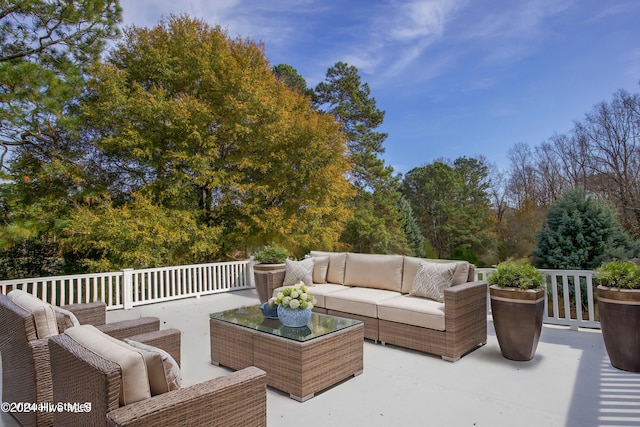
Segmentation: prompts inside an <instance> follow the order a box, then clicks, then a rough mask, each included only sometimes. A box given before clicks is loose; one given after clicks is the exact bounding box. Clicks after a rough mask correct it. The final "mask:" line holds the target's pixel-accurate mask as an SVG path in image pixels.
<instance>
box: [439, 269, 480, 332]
mask: <svg viewBox="0 0 640 427" xmlns="http://www.w3.org/2000/svg"><path fill="white" fill-rule="evenodd" d="M487 292H488V285H487V282H486V281H479V282H467V283H462V284H460V285H456V286H451V287H449V288H447V289H445V291H444V307H445V308H444V312H445V329H446V330H447V331H449V330H456V329H461V328H465V327H468V326H469V324H468V323H469V322H472V321H473V320H472V319H475V318H476V317H477V316H479V317H482V318H484V319H485V321H486V318H487Z"/></svg>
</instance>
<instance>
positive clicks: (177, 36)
mask: <svg viewBox="0 0 640 427" xmlns="http://www.w3.org/2000/svg"><path fill="white" fill-rule="evenodd" d="M81 110H82V113H83V115H82V119H83V122H84V124H85V129H84V133H83V135H84V138H86V139H90V140H92V142H93V143H94V144H95V146H96V147H98V148H99V149H100V150H101V152H102V153H103V157H102V159H101V162H102V167H103V169H105V170H113V174H114V175H117V176H118V177H119V178H118V182H119V183H122V184H121V186H122V185H124V187H125V188H128V189H130V190H129V191H134V190H135V191H138V192H140V194H142V195H143V196H144V197H146V198H148V199H150V200H151V201H152V203H153V204H154V205H159V206H162V207H164V208H168V209H177V210H186V211H192V212H196V214H197V215H196V217H197V218H198V221H199V223H201V224H202V225H203V226H207V227H214V226H215V227H218V226H220V227H222V228H221V233H220V256H233V254H246V253H248V252H249V251H250V250H251V249H253V248H255V247H257V246H259V245H261V244H264V243H265V242H275V243H277V244H281V245H283V246H285V247H286V248H287V249H289V250H290V251H291V252H292V253H294V254H298V253H301V252H303V251H305V250H308V249H309V248H312V247H319V246H323V245H327V244H329V243H330V242H334V241H336V240H337V239H338V236H339V235H340V234H341V232H342V230H343V228H344V224H345V222H346V221H347V219H348V218H349V215H350V213H349V210H348V209H347V206H345V202H344V201H345V200H349V199H350V197H351V196H352V190H351V187H350V185H349V182H348V181H347V179H346V174H347V173H348V171H349V169H350V165H349V162H348V160H347V158H346V156H345V149H346V147H345V139H344V136H343V134H342V132H341V129H340V127H339V126H338V125H337V124H336V123H335V122H334V119H333V117H331V116H328V115H324V114H318V113H317V112H315V111H314V110H313V109H312V107H311V105H310V103H309V99H308V98H307V97H305V96H303V95H301V94H300V93H298V92H297V91H295V90H292V89H290V88H289V87H287V86H286V85H283V84H281V83H280V82H279V80H278V79H277V78H276V76H275V75H274V73H273V71H272V70H271V67H270V66H269V63H268V61H267V59H266V56H265V53H264V48H263V46H262V45H259V44H256V43H254V42H252V41H250V40H246V39H234V40H232V39H229V38H228V37H227V35H226V33H225V32H224V31H223V30H222V29H221V28H220V27H210V26H208V25H206V24H205V23H203V22H201V21H198V20H194V19H191V18H189V17H186V16H180V17H178V16H172V17H170V18H169V19H168V20H166V21H163V22H161V23H160V24H159V25H157V26H156V27H154V28H150V29H147V28H136V27H133V28H130V29H128V30H127V31H126V32H125V37H124V40H122V41H121V42H120V43H119V44H118V45H117V47H116V48H115V49H114V50H113V51H112V52H111V55H110V56H109V58H108V63H106V64H101V65H100V66H99V67H96V68H95V69H94V70H93V72H92V78H91V80H90V81H89V85H88V97H87V99H86V100H85V101H84V102H83V104H82V105H81Z"/></svg>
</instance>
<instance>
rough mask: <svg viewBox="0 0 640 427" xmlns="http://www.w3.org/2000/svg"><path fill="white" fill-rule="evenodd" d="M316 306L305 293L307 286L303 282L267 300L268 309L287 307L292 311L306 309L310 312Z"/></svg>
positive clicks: (312, 297)
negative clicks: (280, 306)
mask: <svg viewBox="0 0 640 427" xmlns="http://www.w3.org/2000/svg"><path fill="white" fill-rule="evenodd" d="M315 304H316V299H315V297H314V296H313V295H309V294H308V293H307V286H306V285H305V284H304V283H303V282H299V283H296V284H295V285H293V286H288V287H286V288H284V289H282V290H281V291H279V292H278V293H277V294H276V296H275V297H272V298H271V299H269V307H277V306H279V305H282V306H283V307H289V308H290V309H292V310H296V309H298V308H299V309H305V308H308V309H309V310H312V309H313V307H314V306H315Z"/></svg>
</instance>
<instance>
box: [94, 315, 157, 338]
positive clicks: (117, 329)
mask: <svg viewBox="0 0 640 427" xmlns="http://www.w3.org/2000/svg"><path fill="white" fill-rule="evenodd" d="M96 327H97V328H98V329H99V330H100V331H102V332H104V333H105V334H107V335H110V336H112V337H113V338H115V339H118V340H123V339H125V338H129V337H131V336H134V335H140V334H146V333H148V332H154V331H158V330H160V319H158V318H157V317H139V318H137V319H130V320H121V321H119V322H111V323H106V324H104V325H98V326H96Z"/></svg>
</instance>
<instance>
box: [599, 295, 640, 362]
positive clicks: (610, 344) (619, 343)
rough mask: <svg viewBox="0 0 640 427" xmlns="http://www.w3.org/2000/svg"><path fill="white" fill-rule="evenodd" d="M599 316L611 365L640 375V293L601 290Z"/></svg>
mask: <svg viewBox="0 0 640 427" xmlns="http://www.w3.org/2000/svg"><path fill="white" fill-rule="evenodd" d="M597 295H598V314H599V315H600V328H601V329H602V338H603V339H604V346H605V347H606V349H607V353H608V354H609V360H610V361H611V365H613V366H614V367H616V368H618V369H622V370H623V371H630V372H640V290H637V289H617V288H609V287H606V286H602V285H600V286H598V289H597Z"/></svg>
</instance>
